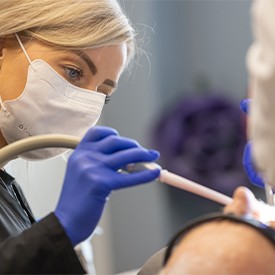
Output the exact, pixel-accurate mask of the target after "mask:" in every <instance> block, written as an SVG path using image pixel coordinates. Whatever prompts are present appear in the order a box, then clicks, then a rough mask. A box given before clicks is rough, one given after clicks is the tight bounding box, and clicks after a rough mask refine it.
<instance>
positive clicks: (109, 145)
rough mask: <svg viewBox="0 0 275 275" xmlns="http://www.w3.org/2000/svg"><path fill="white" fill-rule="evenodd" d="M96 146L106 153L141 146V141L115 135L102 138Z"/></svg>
mask: <svg viewBox="0 0 275 275" xmlns="http://www.w3.org/2000/svg"><path fill="white" fill-rule="evenodd" d="M96 146H97V150H98V151H100V152H102V153H104V154H112V153H115V152H118V151H121V150H126V149H130V148H136V147H140V145H139V143H138V142H137V141H135V140H133V139H130V138H125V137H120V136H113V135H112V136H109V137H106V138H104V139H102V140H100V141H99V142H97V144H96Z"/></svg>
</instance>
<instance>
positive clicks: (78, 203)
mask: <svg viewBox="0 0 275 275" xmlns="http://www.w3.org/2000/svg"><path fill="white" fill-rule="evenodd" d="M158 157H159V153H158V152H157V151H153V150H147V149H145V148H143V147H141V146H140V145H139V144H138V143H137V142H136V141H134V140H132V139H129V138H125V137H121V136H119V135H118V133H117V132H116V131H115V130H114V129H112V128H109V127H102V126H97V127H93V128H91V129H90V130H89V131H88V132H87V134H86V135H85V137H84V138H83V139H82V141H81V142H80V144H79V145H78V146H77V148H76V149H75V151H74V152H73V153H72V155H71V156H70V158H69V161H68V165H67V171H66V175H65V179H64V184H63V188H62V192H61V196H60V199H59V201H58V204H57V207H56V210H55V212H54V213H55V215H56V217H57V218H58V220H59V222H60V223H61V225H62V226H63V228H64V230H65V232H66V233H67V235H68V237H69V239H70V240H71V242H72V244H73V245H76V244H78V243H79V242H81V241H83V240H85V239H86V238H87V237H89V236H90V235H91V233H92V232H93V230H94V229H95V227H96V225H97V223H98V221H99V219H100V217H101V214H102V211H103V208H104V205H105V202H106V199H107V198H108V196H109V195H110V193H111V192H112V191H113V190H117V189H120V188H126V187H131V186H135V185H138V184H142V183H146V182H150V181H153V180H154V179H156V178H158V176H159V174H160V170H159V169H155V170H143V171H140V172H135V173H130V174H127V173H120V172H118V170H119V169H121V168H123V167H125V166H126V165H127V164H132V163H137V162H152V161H155V160H156V159H157V158H158Z"/></svg>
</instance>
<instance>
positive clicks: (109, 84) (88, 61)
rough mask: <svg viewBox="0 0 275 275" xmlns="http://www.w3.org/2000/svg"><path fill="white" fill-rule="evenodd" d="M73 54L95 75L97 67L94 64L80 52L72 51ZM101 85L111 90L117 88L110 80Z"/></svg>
mask: <svg viewBox="0 0 275 275" xmlns="http://www.w3.org/2000/svg"><path fill="white" fill-rule="evenodd" d="M73 53H75V54H76V55H77V56H79V57H80V58H81V59H82V60H84V61H85V62H86V64H87V65H88V67H89V69H90V71H91V73H92V74H93V75H96V74H97V67H96V65H95V64H94V62H93V61H92V60H91V58H90V57H89V56H88V55H87V54H86V53H84V52H81V51H73ZM103 84H105V85H108V86H110V87H112V88H116V87H117V83H116V82H115V81H113V80H111V79H106V80H105V81H104V82H103Z"/></svg>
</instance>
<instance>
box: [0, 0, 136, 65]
mask: <svg viewBox="0 0 275 275" xmlns="http://www.w3.org/2000/svg"><path fill="white" fill-rule="evenodd" d="M14 33H20V34H22V35H26V36H30V37H34V38H37V39H39V40H41V41H44V42H46V43H49V44H53V45H56V46H60V47H65V48H69V49H83V48H97V47H101V46H110V45H117V44H120V43H126V44H127V46H128V60H129V59H130V58H131V57H132V56H133V54H134V48H135V47H134V44H135V43H134V36H135V34H134V30H133V28H132V26H131V24H130V23H129V20H128V19H127V17H126V16H125V14H124V13H123V11H122V9H121V7H120V6H119V4H118V3H117V2H116V0H64V1H61V0H43V1H38V0H0V38H3V37H5V36H7V35H11V34H14Z"/></svg>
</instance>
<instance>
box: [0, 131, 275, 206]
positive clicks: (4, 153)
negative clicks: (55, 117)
mask: <svg viewBox="0 0 275 275" xmlns="http://www.w3.org/2000/svg"><path fill="white" fill-rule="evenodd" d="M79 142H80V138H79V137H75V136H69V135H59V134H49V135H39V136H33V137H29V138H25V139H22V140H19V141H16V142H13V143H11V144H9V145H7V146H5V147H4V148H2V149H1V150H0V167H3V166H4V165H5V164H6V163H7V162H8V161H10V160H12V159H15V158H17V157H18V156H19V155H21V154H23V153H26V152H28V151H31V150H37V149H42V148H46V147H62V148H69V149H74V148H75V147H76V146H77V145H78V144H79ZM144 169H160V170H161V173H160V177H159V179H158V180H159V181H160V182H162V183H166V184H168V185H171V186H174V187H177V188H179V189H182V190H185V191H188V192H191V193H194V194H196V195H199V196H201V197H204V198H207V199H210V200H212V201H215V202H218V203H220V204H223V205H227V204H229V203H230V202H232V198H230V197H228V196H226V195H224V194H221V193H219V192H217V191H214V190H212V189H210V188H207V187H205V186H202V185H200V184H198V183H196V182H193V181H191V180H188V179H186V178H184V177H181V176H179V175H176V174H174V173H171V172H169V171H167V170H165V169H162V168H161V167H160V166H159V165H158V164H157V163H137V164H129V165H127V166H126V168H125V169H124V170H126V172H129V173H131V172H136V171H141V170H144ZM273 199H274V197H273Z"/></svg>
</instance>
